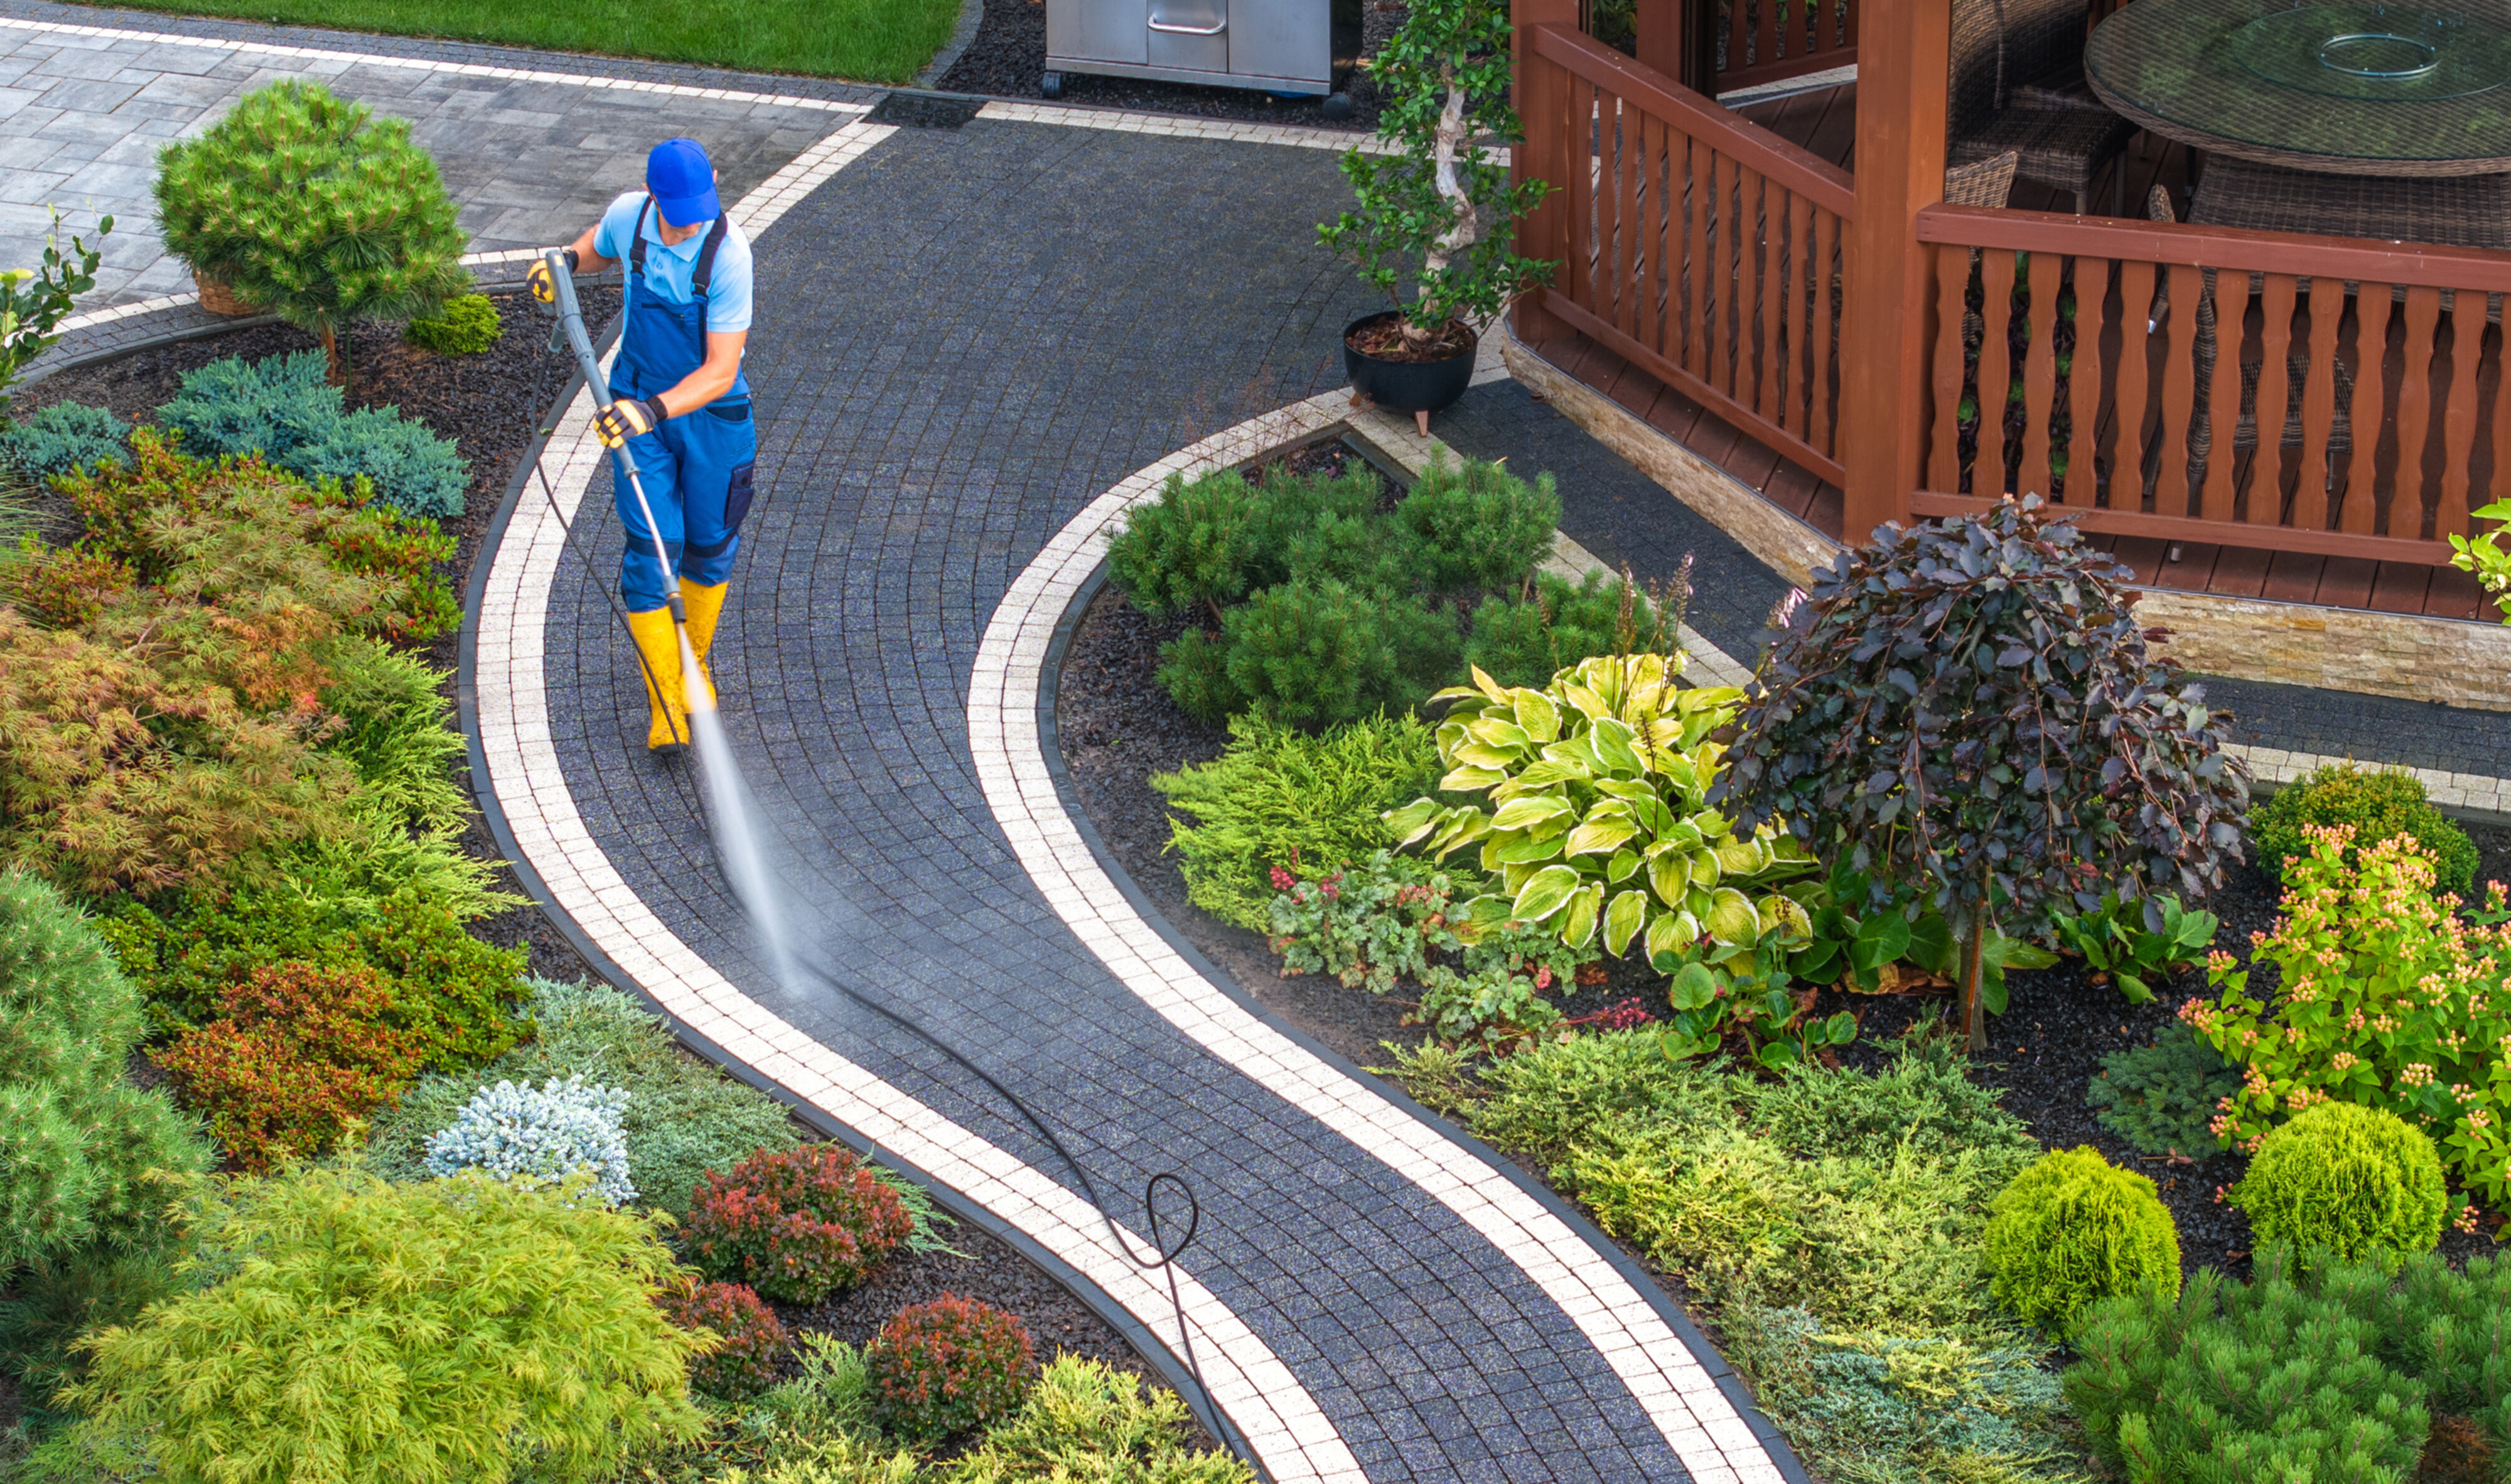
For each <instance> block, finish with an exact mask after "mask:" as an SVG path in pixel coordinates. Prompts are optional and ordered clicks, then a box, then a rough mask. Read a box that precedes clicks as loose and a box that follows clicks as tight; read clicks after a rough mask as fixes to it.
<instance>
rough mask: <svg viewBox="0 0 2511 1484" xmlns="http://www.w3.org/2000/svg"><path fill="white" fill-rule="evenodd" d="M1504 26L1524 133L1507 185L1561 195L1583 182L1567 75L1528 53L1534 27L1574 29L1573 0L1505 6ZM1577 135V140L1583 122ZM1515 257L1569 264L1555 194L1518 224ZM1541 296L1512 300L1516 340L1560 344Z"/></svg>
mask: <svg viewBox="0 0 2511 1484" xmlns="http://www.w3.org/2000/svg"><path fill="white" fill-rule="evenodd" d="M1509 20H1510V23H1511V25H1512V26H1513V28H1514V31H1515V35H1514V38H1513V44H1514V46H1515V47H1516V62H1515V64H1514V66H1512V67H1511V69H1510V71H1509V96H1510V97H1511V98H1515V99H1516V100H1517V106H1518V120H1519V122H1520V124H1522V125H1523V126H1524V128H1525V130H1526V139H1525V141H1524V142H1523V143H1521V144H1519V145H1518V147H1517V148H1516V149H1514V150H1512V151H1510V153H1509V159H1508V173H1509V180H1510V182H1511V183H1516V182H1518V181H1522V180H1526V179H1527V178H1529V177H1532V178H1535V179H1542V180H1550V181H1552V182H1553V183H1554V184H1555V185H1558V186H1560V187H1562V189H1564V190H1565V189H1567V188H1568V187H1569V186H1570V185H1571V184H1573V183H1580V184H1583V183H1584V181H1585V178H1586V173H1585V166H1586V159H1587V154H1588V145H1587V141H1586V140H1585V139H1584V138H1583V137H1581V138H1579V139H1578V140H1577V141H1576V150H1577V153H1576V155H1575V156H1573V155H1572V154H1571V152H1570V151H1571V145H1572V141H1571V138H1570V135H1571V133H1572V131H1571V130H1570V127H1569V77H1568V74H1567V73H1565V72H1564V71H1562V70H1561V69H1560V68H1559V67H1556V66H1553V65H1551V64H1550V63H1548V62H1543V61H1538V60H1536V59H1535V57H1534V55H1533V47H1534V28H1535V27H1536V26H1538V25H1565V26H1568V27H1570V28H1571V29H1572V30H1574V29H1576V28H1577V25H1578V0H1511V4H1510V7H1509ZM1576 132H1577V133H1579V134H1580V135H1582V136H1583V134H1584V133H1585V126H1584V124H1583V123H1582V124H1581V126H1580V128H1579V129H1578V131H1576ZM1573 158H1574V159H1575V160H1576V161H1577V163H1578V167H1579V169H1578V173H1577V174H1575V175H1572V174H1571V170H1570V162H1571V160H1572V159H1573ZM1517 251H1518V252H1520V253H1522V254H1526V256H1528V257H1532V258H1538V259H1540V260H1542V261H1544V262H1549V263H1561V264H1565V263H1566V262H1567V261H1568V257H1569V206H1568V203H1567V202H1565V201H1564V200H1562V199H1561V193H1560V191H1555V192H1553V193H1552V195H1551V196H1550V197H1548V198H1547V199H1546V200H1545V201H1544V203H1543V204H1542V205H1541V206H1538V207H1536V208H1535V209H1534V210H1533V211H1530V212H1528V213H1526V215H1525V216H1523V217H1521V218H1519V220H1518V224H1517ZM1542 297H1543V295H1542V292H1541V291H1540V290H1538V291H1536V292H1535V293H1528V294H1526V296H1525V297H1523V298H1521V299H1519V300H1518V301H1517V304H1516V306H1515V311H1514V312H1515V314H1516V317H1517V318H1516V324H1517V337H1518V338H1519V339H1521V340H1525V341H1527V342H1528V343H1532V342H1536V341H1541V340H1557V339H1565V338H1566V337H1567V336H1568V335H1569V334H1570V329H1569V325H1568V322H1567V321H1565V320H1564V319H1562V318H1561V317H1560V316H1559V315H1557V314H1554V313H1552V312H1551V311H1550V310H1548V309H1546V308H1544V307H1543V304H1542Z"/></svg>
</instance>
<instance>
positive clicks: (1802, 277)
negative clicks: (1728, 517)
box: [1788, 199, 1829, 443]
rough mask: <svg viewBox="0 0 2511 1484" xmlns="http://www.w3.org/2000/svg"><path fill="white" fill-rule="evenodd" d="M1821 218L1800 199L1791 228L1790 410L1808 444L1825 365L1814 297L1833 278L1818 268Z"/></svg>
mask: <svg viewBox="0 0 2511 1484" xmlns="http://www.w3.org/2000/svg"><path fill="white" fill-rule="evenodd" d="M1821 215H1822V208H1820V207H1818V206H1816V205H1814V204H1813V203H1812V202H1811V201H1806V200H1802V199H1799V200H1797V201H1796V211H1795V213H1794V215H1792V216H1791V218H1790V224H1789V227H1788V252H1789V253H1791V254H1794V255H1795V257H1796V279H1795V287H1794V288H1793V289H1791V290H1790V291H1789V297H1788V327H1789V331H1788V332H1789V333H1790V334H1791V335H1793V336H1794V338H1793V339H1791V340H1790V341H1789V342H1788V343H1789V346H1790V349H1789V352H1788V377H1789V382H1788V410H1790V411H1792V412H1794V413H1795V414H1796V416H1795V418H1794V420H1793V422H1792V424H1791V426H1793V427H1794V428H1795V430H1796V436H1797V437H1799V438H1802V439H1803V440H1804V441H1805V442H1807V443H1812V442H1813V404H1814V384H1815V380H1816V378H1817V375H1818V371H1817V368H1819V367H1820V366H1821V365H1822V357H1821V355H1820V353H1819V352H1818V351H1817V350H1816V349H1815V344H1816V341H1815V340H1814V335H1815V333H1816V332H1817V328H1818V327H1819V325H1820V323H1821V322H1820V320H1819V319H1818V318H1817V317H1816V315H1815V312H1814V307H1813V306H1814V295H1815V294H1817V293H1822V292H1824V285H1825V283H1826V281H1827V279H1828V278H1829V275H1828V274H1827V273H1822V272H1818V271H1816V269H1815V266H1814V264H1815V260H1816V259H1815V256H1814V223H1815V222H1816V221H1817V220H1818V219H1819V218H1820V217H1821Z"/></svg>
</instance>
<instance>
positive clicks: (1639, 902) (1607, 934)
mask: <svg viewBox="0 0 2511 1484" xmlns="http://www.w3.org/2000/svg"><path fill="white" fill-rule="evenodd" d="M1647 918H1648V896H1647V893H1646V892H1644V891H1622V892H1616V893H1614V894H1613V900H1612V902H1611V903H1610V904H1609V905H1608V906H1606V907H1605V908H1604V952H1606V953H1608V954H1610V955H1612V956H1613V957H1616V958H1618V957H1621V956H1622V955H1623V954H1625V953H1627V952H1629V951H1630V946H1631V939H1633V938H1635V937H1637V936H1639V931H1640V929H1641V928H1642V927H1645V926H1646V925H1647Z"/></svg>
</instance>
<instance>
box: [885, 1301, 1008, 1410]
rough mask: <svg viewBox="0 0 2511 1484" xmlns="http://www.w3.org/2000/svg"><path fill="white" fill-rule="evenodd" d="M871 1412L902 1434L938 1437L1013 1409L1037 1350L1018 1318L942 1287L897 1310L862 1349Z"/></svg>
mask: <svg viewBox="0 0 2511 1484" xmlns="http://www.w3.org/2000/svg"><path fill="white" fill-rule="evenodd" d="M864 1365H865V1368H866V1370H867V1371H868V1372H869V1376H870V1380H871V1398H872V1401H871V1406H872V1417H873V1419H874V1420H875V1421H877V1422H878V1423H879V1424H880V1425H881V1426H882V1427H884V1428H886V1429H887V1430H889V1431H890V1432H893V1433H896V1434H897V1435H899V1436H901V1437H910V1438H944V1437H950V1436H952V1435H954V1434H957V1433H961V1432H965V1431H967V1430H969V1429H970V1428H973V1427H982V1426H984V1425H986V1424H987V1423H991V1422H995V1421H998V1420H1000V1419H1002V1418H1006V1417H1009V1416H1011V1415H1012V1413H1013V1412H1015V1411H1017V1410H1018V1409H1019V1407H1020V1404H1021V1398H1022V1397H1024V1396H1025V1395H1026V1394H1028V1384H1029V1379H1030V1377H1031V1376H1032V1375H1034V1374H1035V1372H1036V1370H1037V1356H1036V1353H1035V1350H1034V1349H1033V1347H1031V1346H1030V1344H1029V1338H1028V1329H1027V1327H1026V1326H1024V1325H1023V1324H1022V1323H1021V1322H1020V1320H1018V1319H1016V1318H1014V1317H1012V1316H1011V1315H1010V1314H1007V1313H1005V1312H1003V1311H1002V1310H1001V1309H999V1308H994V1307H993V1306H992V1305H990V1304H980V1303H978V1302H977V1301H975V1300H974V1299H963V1298H961V1297H959V1296H958V1295H957V1294H951V1293H946V1294H944V1295H943V1296H942V1297H940V1298H938V1299H935V1300H934V1301H933V1302H932V1303H930V1304H916V1305H911V1306H909V1307H908V1308H902V1309H900V1310H899V1311H898V1312H897V1313H896V1314H894V1315H892V1316H891V1317H890V1321H889V1322H888V1323H887V1324H884V1325H882V1326H881V1330H880V1334H879V1335H878V1336H877V1337H876V1338H874V1339H873V1341H872V1342H871V1344H870V1345H869V1346H867V1347H865V1349H864Z"/></svg>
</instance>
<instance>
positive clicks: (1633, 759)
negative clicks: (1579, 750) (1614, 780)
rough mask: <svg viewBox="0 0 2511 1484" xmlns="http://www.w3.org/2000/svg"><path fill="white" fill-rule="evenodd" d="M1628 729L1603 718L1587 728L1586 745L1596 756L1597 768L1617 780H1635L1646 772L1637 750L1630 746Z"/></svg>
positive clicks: (1607, 718) (1621, 724)
mask: <svg viewBox="0 0 2511 1484" xmlns="http://www.w3.org/2000/svg"><path fill="white" fill-rule="evenodd" d="M1631 736H1632V732H1631V729H1630V727H1628V726H1626V725H1624V724H1623V723H1622V722H1618V721H1615V720H1614V719H1613V718H1611V717H1605V718H1603V720H1602V721H1599V722H1597V723H1596V724H1595V725H1594V726H1592V727H1590V728H1588V731H1587V745H1588V747H1589V748H1590V749H1591V750H1593V751H1594V753H1595V754H1596V763H1597V767H1598V769H1599V770H1600V771H1602V772H1606V773H1611V774H1613V775H1614V776H1615V777H1619V778H1636V777H1638V776H1639V775H1640V774H1642V773H1643V772H1645V771H1647V769H1646V767H1645V766H1644V765H1643V764H1642V763H1641V762H1640V755H1639V752H1638V750H1637V749H1635V748H1633V747H1632V746H1631Z"/></svg>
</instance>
